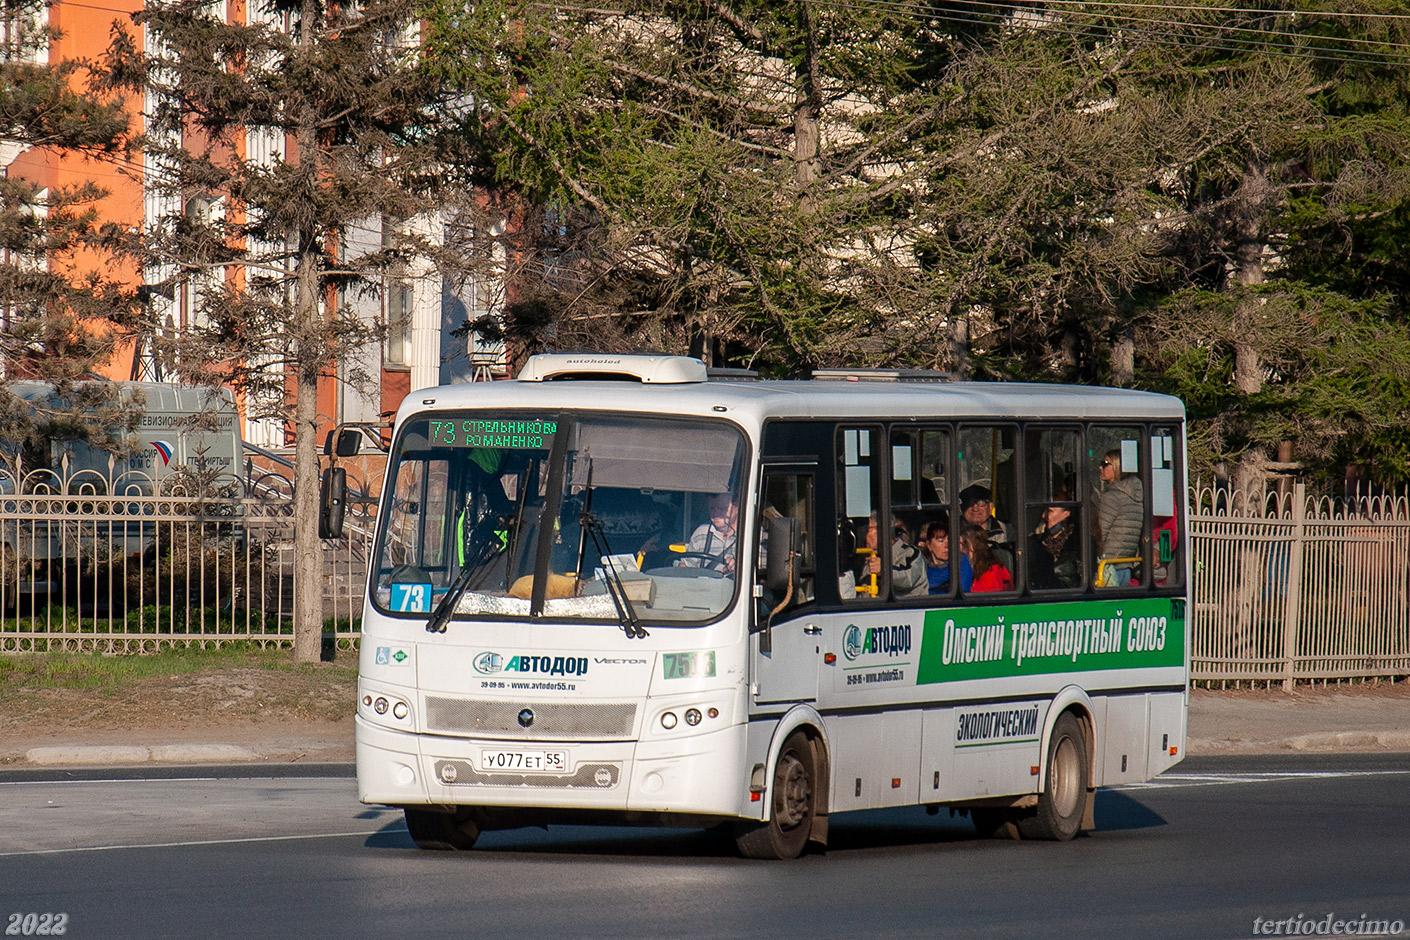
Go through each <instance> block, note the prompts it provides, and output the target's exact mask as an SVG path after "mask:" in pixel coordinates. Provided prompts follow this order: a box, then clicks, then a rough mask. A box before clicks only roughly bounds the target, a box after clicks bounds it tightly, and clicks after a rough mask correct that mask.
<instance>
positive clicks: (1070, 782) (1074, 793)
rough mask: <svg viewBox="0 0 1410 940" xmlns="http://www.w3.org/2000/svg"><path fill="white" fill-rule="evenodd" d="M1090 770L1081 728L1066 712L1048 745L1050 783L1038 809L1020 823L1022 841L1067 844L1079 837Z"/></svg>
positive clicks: (1075, 719) (1048, 775)
mask: <svg viewBox="0 0 1410 940" xmlns="http://www.w3.org/2000/svg"><path fill="white" fill-rule="evenodd" d="M1088 766H1089V765H1088V760H1087V737H1086V735H1084V734H1083V733H1082V724H1081V723H1080V722H1079V721H1078V720H1077V717H1076V716H1075V715H1073V714H1072V713H1071V712H1063V713H1062V714H1061V715H1059V716H1058V720H1057V721H1056V722H1055V723H1054V724H1053V734H1052V737H1051V738H1050V739H1049V741H1048V773H1047V780H1046V783H1045V784H1044V785H1043V792H1042V793H1040V794H1039V795H1038V806H1037V808H1036V809H1034V810H1033V811H1032V812H1031V813H1030V814H1028V815H1025V816H1022V817H1020V818H1019V819H1018V820H1017V822H1018V831H1019V833H1020V834H1021V835H1022V836H1023V838H1025V839H1050V840H1055V841H1059V842H1065V841H1067V840H1068V839H1071V838H1072V837H1073V836H1075V835H1077V830H1078V829H1080V828H1081V826H1082V811H1083V810H1084V809H1085V808H1086V805H1087V783H1088Z"/></svg>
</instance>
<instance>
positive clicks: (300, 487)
mask: <svg viewBox="0 0 1410 940" xmlns="http://www.w3.org/2000/svg"><path fill="white" fill-rule="evenodd" d="M305 238H310V239H311V236H308V235H307V234H306V235H305ZM301 241H302V239H301ZM298 278H299V302H298V320H299V328H298V329H297V331H296V334H297V335H298V336H299V337H300V341H299V342H298V345H297V346H296V347H295V348H296V349H297V348H298V347H299V346H302V345H304V344H305V343H310V342H315V341H316V340H315V339H314V337H315V336H316V335H317V332H318V326H319V324H318V322H317V321H318V318H319V316H320V312H319V309H318V260H317V255H316V254H315V253H314V250H313V247H312V244H311V243H310V242H307V241H305V242H304V243H303V247H302V250H301V251H300V252H299V271H298ZM295 358H296V360H297V361H296V362H295V367H294V376H295V378H294V659H295V661H297V662H301V663H313V662H318V660H319V658H320V657H321V656H322V653H323V542H322V541H321V540H320V539H319V538H318V437H317V434H318V368H317V366H316V364H314V365H313V366H312V367H310V364H309V363H310V360H311V359H312V357H311V356H309V355H307V353H306V354H305V355H303V356H298V355H297V353H296V355H295Z"/></svg>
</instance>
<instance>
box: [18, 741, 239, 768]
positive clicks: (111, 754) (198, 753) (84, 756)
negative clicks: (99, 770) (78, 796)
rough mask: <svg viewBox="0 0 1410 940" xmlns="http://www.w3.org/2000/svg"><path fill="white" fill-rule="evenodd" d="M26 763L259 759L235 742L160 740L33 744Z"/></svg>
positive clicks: (196, 762)
mask: <svg viewBox="0 0 1410 940" xmlns="http://www.w3.org/2000/svg"><path fill="white" fill-rule="evenodd" d="M24 759H25V761H26V762H27V763H30V764H36V765H39V766H41V767H52V766H56V765H68V764H80V765H89V766H95V765H107V764H141V763H147V762H153V763H166V764H225V763H234V762H238V761H252V760H258V759H259V756H258V755H257V754H256V753H255V752H254V751H252V750H251V749H249V748H247V747H237V746H236V745H234V744H159V745H155V746H153V747H144V746H141V745H108V744H73V745H67V746H64V745H59V746H50V747H32V748H30V749H29V750H27V751H25V753H24Z"/></svg>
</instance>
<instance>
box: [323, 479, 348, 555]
mask: <svg viewBox="0 0 1410 940" xmlns="http://www.w3.org/2000/svg"><path fill="white" fill-rule="evenodd" d="M347 506H348V472H347V471H346V470H344V469H343V468H342V467H334V468H332V469H331V470H326V471H324V473H323V482H322V483H321V484H320V485H319V487H318V537H319V538H321V539H336V538H341V537H342V535H343V514H344V513H345V512H346V511H347Z"/></svg>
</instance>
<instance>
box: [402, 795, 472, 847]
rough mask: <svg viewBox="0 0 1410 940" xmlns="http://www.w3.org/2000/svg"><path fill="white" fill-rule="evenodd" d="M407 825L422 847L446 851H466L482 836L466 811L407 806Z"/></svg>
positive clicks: (413, 838)
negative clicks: (438, 810)
mask: <svg viewBox="0 0 1410 940" xmlns="http://www.w3.org/2000/svg"><path fill="white" fill-rule="evenodd" d="M403 812H405V813H406V828H407V831H408V832H410V833H411V839H412V841H413V842H415V843H416V845H417V847H418V848H423V849H437V850H439V851H442V852H448V851H454V850H457V849H459V850H462V851H463V850H465V849H468V848H470V847H471V846H473V845H474V844H475V840H476V839H478V838H479V837H480V827H479V825H478V824H477V823H476V822H475V820H473V819H471V818H469V817H468V816H466V815H464V814H451V813H437V812H435V811H433V810H429V809H416V808H415V807H412V806H407V807H405V808H404V809H403Z"/></svg>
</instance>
